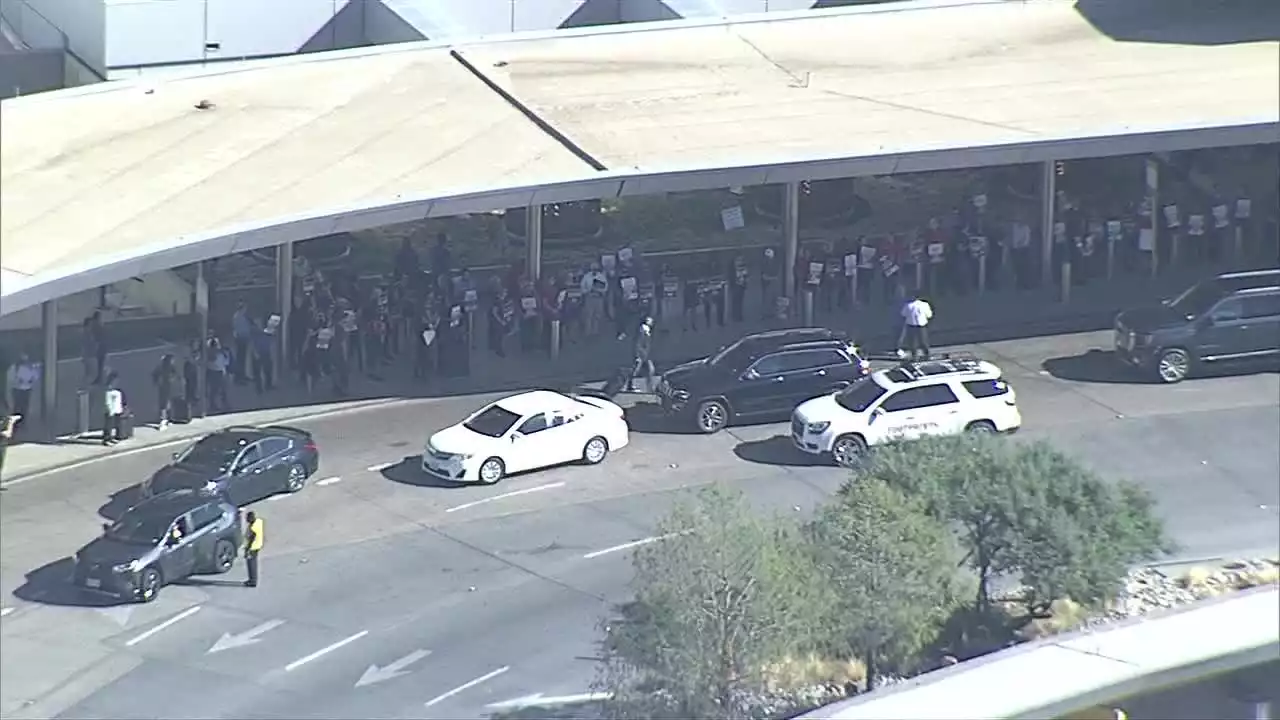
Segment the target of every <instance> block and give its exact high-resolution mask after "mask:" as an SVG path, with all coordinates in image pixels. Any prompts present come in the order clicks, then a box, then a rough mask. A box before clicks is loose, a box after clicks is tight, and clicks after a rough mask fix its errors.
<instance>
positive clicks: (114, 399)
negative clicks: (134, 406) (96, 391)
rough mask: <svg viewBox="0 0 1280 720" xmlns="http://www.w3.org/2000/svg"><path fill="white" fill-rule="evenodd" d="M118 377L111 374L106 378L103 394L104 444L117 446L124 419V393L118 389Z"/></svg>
mask: <svg viewBox="0 0 1280 720" xmlns="http://www.w3.org/2000/svg"><path fill="white" fill-rule="evenodd" d="M116 382H117V376H116V374H115V373H111V374H110V375H108V376H107V378H106V390H105V391H104V392H103V393H102V407H103V409H104V410H105V414H106V417H105V418H103V423H102V444H103V445H115V444H116V443H118V442H120V440H121V439H122V438H121V437H120V435H121V432H120V423H121V421H122V420H123V419H124V412H125V404H124V393H123V392H121V391H120V388H118V387H116Z"/></svg>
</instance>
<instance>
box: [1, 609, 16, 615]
mask: <svg viewBox="0 0 1280 720" xmlns="http://www.w3.org/2000/svg"><path fill="white" fill-rule="evenodd" d="M16 609H17V608H11V607H7V608H0V617H4V616H5V615H8V614H9V613H11V612H13V611H14V610H16Z"/></svg>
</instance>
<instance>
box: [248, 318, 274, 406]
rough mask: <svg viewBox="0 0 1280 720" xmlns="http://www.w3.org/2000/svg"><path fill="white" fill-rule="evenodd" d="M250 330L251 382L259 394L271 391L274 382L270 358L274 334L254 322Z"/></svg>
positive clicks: (272, 365)
mask: <svg viewBox="0 0 1280 720" xmlns="http://www.w3.org/2000/svg"><path fill="white" fill-rule="evenodd" d="M252 332H253V334H252V336H251V338H252V339H251V341H250V342H251V345H252V348H253V349H252V353H253V355H252V357H253V384H254V388H255V389H256V390H257V391H258V394H259V395H261V394H263V393H264V392H271V390H272V389H274V388H275V384H276V383H275V380H276V374H275V363H274V362H272V359H271V346H272V345H273V344H274V342H273V341H274V340H275V335H273V334H272V333H269V332H267V328H265V327H263V326H262V325H260V324H258V323H256V322H255V323H253V331H252Z"/></svg>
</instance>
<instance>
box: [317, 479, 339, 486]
mask: <svg viewBox="0 0 1280 720" xmlns="http://www.w3.org/2000/svg"><path fill="white" fill-rule="evenodd" d="M340 482H342V478H340V477H327V478H325V479H323V480H320V481H319V482H317V483H316V485H319V486H320V487H324V486H325V485H332V484H334V483H340Z"/></svg>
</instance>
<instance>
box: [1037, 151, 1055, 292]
mask: <svg viewBox="0 0 1280 720" xmlns="http://www.w3.org/2000/svg"><path fill="white" fill-rule="evenodd" d="M1057 204H1058V176H1057V174H1056V172H1055V169H1054V161H1053V160H1045V161H1044V163H1043V165H1042V168H1041V173H1040V286H1041V287H1046V288H1047V287H1051V286H1052V285H1053V224H1054V222H1055V221H1056V220H1057V213H1056V212H1055V210H1056V209H1057Z"/></svg>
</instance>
